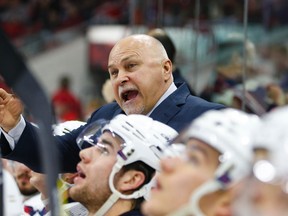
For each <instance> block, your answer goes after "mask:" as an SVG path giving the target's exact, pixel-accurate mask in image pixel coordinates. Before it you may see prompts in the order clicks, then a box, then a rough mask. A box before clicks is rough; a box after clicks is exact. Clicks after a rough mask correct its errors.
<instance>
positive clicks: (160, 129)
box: [77, 114, 178, 170]
mask: <svg viewBox="0 0 288 216" xmlns="http://www.w3.org/2000/svg"><path fill="white" fill-rule="evenodd" d="M107 130H108V131H110V132H112V133H114V134H116V135H118V136H119V137H121V138H122V139H123V140H124V142H125V143H124V144H123V146H124V148H123V149H122V150H123V151H124V152H126V151H128V149H132V151H133V154H131V155H130V156H129V157H127V159H126V160H125V164H124V165H127V164H131V163H133V162H135V161H142V162H144V163H146V164H147V165H149V166H150V167H152V168H154V169H155V170H159V157H160V156H162V154H163V150H164V148H166V146H167V145H168V144H169V142H171V140H172V139H173V138H175V137H176V136H177V135H178V133H177V132H176V131H175V130H174V129H173V128H171V127H169V126H168V125H165V124H163V123H161V122H158V121H155V120H153V119H152V118H150V117H147V116H144V115H138V114H132V115H128V116H126V115H124V114H119V115H117V116H116V117H114V118H113V119H112V120H110V121H104V120H102V121H100V122H95V123H92V124H91V125H89V126H88V127H87V128H85V129H84V130H83V131H82V133H81V134H80V135H79V136H78V138H77V143H78V146H79V147H80V149H83V145H85V142H87V143H89V144H91V145H96V143H97V139H98V136H100V135H101V133H103V132H104V131H107ZM122 150H121V151H122ZM119 155H121V153H120V152H119Z"/></svg>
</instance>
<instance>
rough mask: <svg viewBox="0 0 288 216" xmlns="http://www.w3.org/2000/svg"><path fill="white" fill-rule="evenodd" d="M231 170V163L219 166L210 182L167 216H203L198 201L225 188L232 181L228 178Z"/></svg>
mask: <svg viewBox="0 0 288 216" xmlns="http://www.w3.org/2000/svg"><path fill="white" fill-rule="evenodd" d="M232 169H233V164H232V162H231V161H227V162H225V163H222V164H220V166H219V167H218V169H217V170H216V172H215V175H214V178H213V179H211V180H210V181H207V182H205V183H204V184H202V185H201V186H200V187H199V188H197V189H196V190H195V191H194V192H193V194H192V196H191V198H190V201H189V202H188V203H187V204H185V205H184V206H183V207H181V208H179V209H178V210H176V211H174V212H173V213H171V214H169V215H168V216H187V215H193V216H205V214H204V213H203V212H202V210H201V209H200V206H199V201H200V199H201V198H202V197H203V196H204V195H207V194H210V193H213V192H215V191H218V190H220V189H225V188H227V187H228V186H229V185H230V183H231V181H232V179H231V178H230V177H229V174H230V173H229V172H230V171H231V170H232Z"/></svg>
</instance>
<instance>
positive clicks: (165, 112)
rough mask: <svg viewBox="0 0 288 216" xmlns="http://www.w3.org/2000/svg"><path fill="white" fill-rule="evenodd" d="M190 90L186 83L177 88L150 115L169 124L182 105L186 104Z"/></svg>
mask: <svg viewBox="0 0 288 216" xmlns="http://www.w3.org/2000/svg"><path fill="white" fill-rule="evenodd" d="M188 95H189V91H188V89H187V86H186V85H185V84H182V85H181V86H179V88H177V90H176V91H175V92H173V93H172V94H171V95H169V96H168V97H167V98H166V99H165V100H164V101H163V102H162V103H161V104H160V105H159V106H158V107H156V108H155V110H154V111H153V112H152V113H151V115H150V117H151V118H153V119H154V120H157V121H160V122H163V123H165V124H167V123H168V122H169V121H170V119H171V118H173V117H174V116H175V115H176V114H177V113H178V112H179V111H180V110H181V106H182V105H183V104H185V101H186V98H187V97H188Z"/></svg>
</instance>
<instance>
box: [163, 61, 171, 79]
mask: <svg viewBox="0 0 288 216" xmlns="http://www.w3.org/2000/svg"><path fill="white" fill-rule="evenodd" d="M162 69H163V75H164V77H165V80H166V81H167V80H169V79H170V77H171V74H172V70H173V68H172V62H171V61H170V60H169V59H168V60H165V61H163V62H162Z"/></svg>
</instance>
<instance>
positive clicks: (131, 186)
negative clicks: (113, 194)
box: [117, 170, 145, 192]
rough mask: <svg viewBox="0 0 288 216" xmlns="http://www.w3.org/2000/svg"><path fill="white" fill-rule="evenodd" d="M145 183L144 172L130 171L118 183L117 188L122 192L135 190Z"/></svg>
mask: <svg viewBox="0 0 288 216" xmlns="http://www.w3.org/2000/svg"><path fill="white" fill-rule="evenodd" d="M144 181H145V175H144V173H143V172H140V171H137V170H128V171H126V172H125V173H123V175H121V177H120V178H119V181H118V183H117V188H118V190H119V191H120V192H125V191H130V190H135V189H136V188H138V187H139V186H140V185H142V184H143V182H144Z"/></svg>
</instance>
